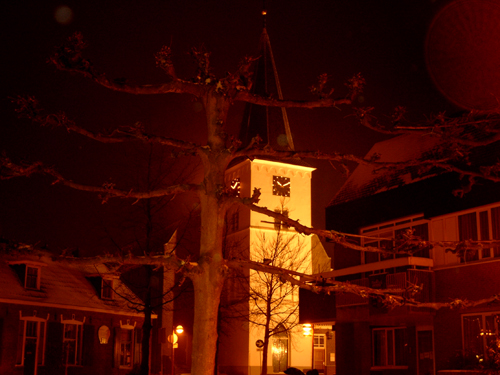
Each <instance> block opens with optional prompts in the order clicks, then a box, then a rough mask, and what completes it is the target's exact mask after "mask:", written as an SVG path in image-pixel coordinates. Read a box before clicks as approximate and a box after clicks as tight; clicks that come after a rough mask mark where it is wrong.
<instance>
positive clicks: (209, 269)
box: [190, 91, 230, 375]
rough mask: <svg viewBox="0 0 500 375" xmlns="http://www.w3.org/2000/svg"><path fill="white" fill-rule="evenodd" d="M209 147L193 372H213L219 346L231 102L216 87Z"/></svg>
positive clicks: (208, 104)
mask: <svg viewBox="0 0 500 375" xmlns="http://www.w3.org/2000/svg"><path fill="white" fill-rule="evenodd" d="M204 99H205V100H204V105H205V111H206V115H207V126H208V147H207V149H206V150H204V151H203V152H202V153H201V154H200V156H201V158H202V161H203V167H204V173H205V176H204V180H203V188H204V190H203V191H201V192H200V193H199V198H200V208H201V237H200V258H199V259H198V265H199V271H198V272H197V273H195V274H192V275H191V276H190V277H191V279H192V280H193V286H194V326H193V354H192V366H191V373H192V374H196V375H213V373H214V368H215V354H216V347H217V322H218V319H217V315H218V310H219V302H220V296H221V292H222V286H223V283H224V277H225V276H226V271H225V265H224V259H223V254H222V239H223V230H224V220H225V205H224V198H223V196H222V195H221V192H222V191H223V190H224V173H225V169H226V167H227V164H228V162H229V160H230V158H229V157H230V153H229V152H228V151H227V149H226V140H225V133H224V131H223V129H224V124H225V122H226V117H227V110H228V107H229V102H228V101H227V99H226V98H225V97H223V96H222V95H220V94H217V93H215V92H214V91H212V92H210V93H208V94H207V95H206V96H205V98H204Z"/></svg>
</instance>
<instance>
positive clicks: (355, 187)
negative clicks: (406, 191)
mask: <svg viewBox="0 0 500 375" xmlns="http://www.w3.org/2000/svg"><path fill="white" fill-rule="evenodd" d="M438 142H439V139H438V138H437V137H431V136H425V135H418V134H405V135H400V136H398V137H395V138H391V139H389V140H386V141H382V142H378V143H376V144H375V145H373V147H372V148H371V150H370V151H369V152H368V154H367V155H366V157H365V159H370V158H372V157H373V156H374V155H379V156H380V158H379V159H378V161H380V162H391V163H394V162H404V161H409V160H415V159H422V158H425V155H426V154H428V153H430V152H432V150H433V149H434V148H435V147H436V146H437V144H438ZM374 170H375V167H374V166H373V165H359V166H358V167H357V168H356V169H355V170H354V172H353V173H352V174H351V176H350V177H349V178H348V179H347V181H346V182H345V184H344V185H343V186H342V188H341V189H340V190H339V191H338V192H337V194H336V195H335V197H334V198H333V200H332V201H331V202H330V204H329V205H330V206H333V205H337V204H340V203H345V202H348V201H351V200H354V199H359V198H363V197H366V196H370V195H373V194H377V193H380V192H383V191H387V190H390V189H393V188H396V187H398V186H402V185H406V184H409V183H412V182H415V181H417V180H421V179H423V178H427V177H430V176H431V175H425V176H417V174H416V173H415V172H416V169H415V167H406V168H403V169H400V170H397V171H387V170H381V171H377V172H376V173H374Z"/></svg>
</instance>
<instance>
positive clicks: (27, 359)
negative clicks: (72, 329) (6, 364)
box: [16, 316, 48, 366]
mask: <svg viewBox="0 0 500 375" xmlns="http://www.w3.org/2000/svg"><path fill="white" fill-rule="evenodd" d="M47 319H48V317H47ZM47 319H42V318H37V317H23V316H21V317H20V320H19V330H18V338H17V354H16V365H17V366H34V365H35V363H36V364H37V365H38V366H43V364H44V357H45V337H46V334H47Z"/></svg>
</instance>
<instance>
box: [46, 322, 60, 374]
mask: <svg viewBox="0 0 500 375" xmlns="http://www.w3.org/2000/svg"><path fill="white" fill-rule="evenodd" d="M46 343H47V346H46V352H45V359H46V362H45V363H46V364H48V365H50V367H59V366H62V356H63V325H62V324H61V323H59V322H47V339H46Z"/></svg>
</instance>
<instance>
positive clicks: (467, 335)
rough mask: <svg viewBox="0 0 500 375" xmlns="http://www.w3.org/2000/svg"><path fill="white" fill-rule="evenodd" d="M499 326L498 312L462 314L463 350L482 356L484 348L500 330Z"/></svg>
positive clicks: (499, 315)
mask: <svg viewBox="0 0 500 375" xmlns="http://www.w3.org/2000/svg"><path fill="white" fill-rule="evenodd" d="M499 326H500V313H499V312H495V313H491V312H489V313H483V314H481V313H479V314H473V315H464V316H462V332H463V339H464V341H463V348H464V351H466V352H469V353H473V354H476V355H478V356H480V357H484V356H485V354H486V353H485V351H486V349H487V348H488V346H489V345H490V344H491V343H492V341H493V340H495V339H496V337H497V335H498V333H499V331H500V330H499Z"/></svg>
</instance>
